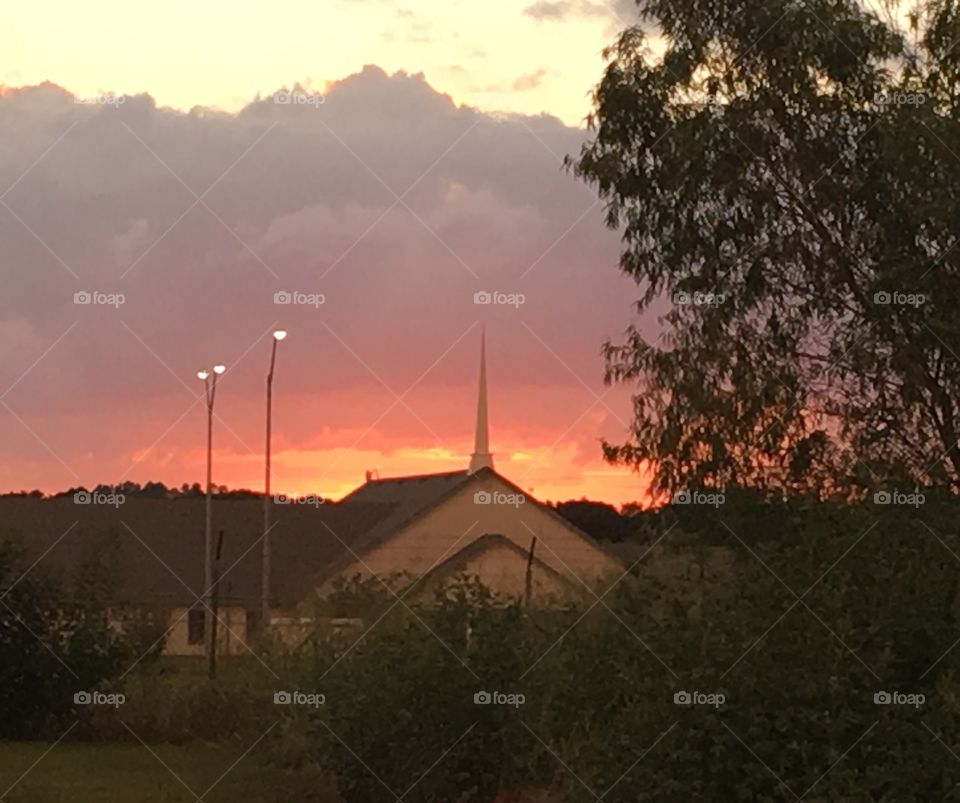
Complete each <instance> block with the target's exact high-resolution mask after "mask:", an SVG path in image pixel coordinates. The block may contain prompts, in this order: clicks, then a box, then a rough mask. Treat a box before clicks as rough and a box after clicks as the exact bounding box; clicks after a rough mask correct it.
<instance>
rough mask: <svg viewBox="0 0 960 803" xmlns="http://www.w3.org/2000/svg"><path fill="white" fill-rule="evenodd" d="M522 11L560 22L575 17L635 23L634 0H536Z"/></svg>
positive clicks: (536, 16) (622, 23)
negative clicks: (603, 18)
mask: <svg viewBox="0 0 960 803" xmlns="http://www.w3.org/2000/svg"><path fill="white" fill-rule="evenodd" d="M523 13H524V14H526V15H527V16H528V17H533V19H535V20H540V21H546V22H560V21H563V20H567V19H573V18H575V17H605V18H609V19H610V21H611V22H612V23H613V25H614V27H616V25H617V24H619V25H622V26H625V25H632V24H635V23H636V21H637V17H638V12H637V2H636V0H537V2H535V3H533V4H532V5H529V6H527V7H526V8H525V9H524V10H523Z"/></svg>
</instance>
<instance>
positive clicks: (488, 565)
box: [457, 543, 570, 600]
mask: <svg viewBox="0 0 960 803" xmlns="http://www.w3.org/2000/svg"><path fill="white" fill-rule="evenodd" d="M457 573H458V574H461V573H462V574H466V575H471V576H476V577H479V578H482V579H483V581H484V583H485V584H486V585H487V586H488V587H489V588H490V589H492V590H494V591H496V592H497V593H499V594H503V595H505V596H510V597H522V596H523V595H524V594H525V593H526V585H527V560H526V558H525V557H524V556H523V555H518V554H517V553H516V551H514V550H513V549H511V548H510V547H508V546H507V545H506V544H503V543H499V544H498V543H494V544H491V545H490V547H489V548H487V549H484V550H483V551H482V552H481V553H479V554H477V555H474V556H472V557H471V558H470V559H469V560H468V561H466V562H465V564H464V565H463V567H462V568H461V569H459V570H458V572H457ZM530 580H531V583H530V586H531V588H530V593H531V596H532V597H533V599H534V600H547V599H562V598H564V597H566V596H567V595H568V594H569V592H570V586H569V584H567V583H564V582H563V581H562V580H561V579H560V578H558V577H555V576H553V575H551V574H550V573H549V572H548V571H546V570H545V569H544V568H543V567H542V566H538V565H537V564H536V563H534V565H533V567H532V569H531V571H530Z"/></svg>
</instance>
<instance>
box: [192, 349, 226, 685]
mask: <svg viewBox="0 0 960 803" xmlns="http://www.w3.org/2000/svg"><path fill="white" fill-rule="evenodd" d="M226 370H227V369H226V366H224V365H220V364H217V365H214V366H213V372H212V374H213V375H212V378H211V372H210V371H207V370H206V369H204V370H202V371H197V378H198V379H201V380H202V381H203V389H204V394H205V397H206V402H207V498H206V523H205V526H204V534H203V635H204V640H205V642H206V653H207V672H208V675H209V677H210V679H211V680H212V679H213V678H214V676H215V675H216V648H217V645H216V644H215V643H214V634H213V606H212V601H213V597H212V594H213V582H214V581H213V403H214V401H215V400H216V397H217V377H219V376H220V375H221V374H222V373H223V372H224V371H226Z"/></svg>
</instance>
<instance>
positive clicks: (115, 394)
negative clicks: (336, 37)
mask: <svg viewBox="0 0 960 803" xmlns="http://www.w3.org/2000/svg"><path fill="white" fill-rule="evenodd" d="M280 99H286V100H288V101H289V102H287V103H278V102H276V101H275V98H274V97H272V96H271V97H267V98H260V99H257V100H255V101H253V102H251V103H250V104H249V105H247V106H246V107H245V108H244V109H243V110H242V111H240V112H238V113H236V114H227V113H224V112H221V111H218V110H213V109H204V108H195V109H193V110H191V111H190V112H187V113H184V112H180V111H176V110H172V109H167V108H158V107H157V105H156V104H155V102H154V101H153V99H152V98H151V97H150V96H148V95H141V96H136V97H125V98H111V97H109V96H107V97H102V98H95V99H84V100H88V101H96V102H89V103H79V102H77V100H78V99H76V98H74V97H73V96H72V95H71V94H70V93H69V92H67V91H66V90H63V89H61V88H59V87H57V86H54V85H50V84H47V85H43V86H36V87H28V88H22V89H18V90H10V89H7V90H5V91H4V92H3V93H2V94H0V195H2V198H3V204H2V205H0V242H2V243H3V248H2V250H0V282H2V293H0V343H2V344H3V345H2V347H0V394H3V393H4V392H5V391H7V390H8V388H9V392H8V393H7V395H6V396H4V401H5V403H8V404H9V405H10V407H11V409H12V410H14V411H15V413H16V414H17V415H18V416H20V418H22V421H17V419H16V418H15V417H14V416H13V415H12V414H7V411H6V410H4V409H0V444H3V445H2V446H0V457H8V458H11V459H13V456H14V455H15V456H16V457H17V459H18V460H27V459H28V458H29V459H34V458H36V459H37V460H40V459H41V458H42V459H43V460H44V461H46V462H48V463H49V462H54V463H55V462H56V460H55V459H54V457H52V456H51V453H48V452H47V451H46V448H47V446H49V448H50V450H52V453H55V454H56V455H58V456H62V457H63V458H64V460H65V462H67V463H68V464H69V465H70V466H71V467H73V466H78V467H82V466H83V465H84V461H85V460H88V459H90V460H93V459H95V458H97V457H98V456H100V455H102V454H104V453H107V454H114V453H116V454H117V455H123V456H124V458H128V457H129V454H130V452H131V450H132V449H134V446H136V448H142V449H146V448H148V447H149V446H150V445H151V444H152V443H153V442H154V441H156V440H157V439H160V438H162V437H163V436H164V432H165V430H167V428H168V427H170V426H171V425H173V424H174V422H175V420H176V418H177V416H178V415H180V414H181V413H183V412H184V410H185V409H186V408H187V406H188V405H189V403H190V402H191V400H192V398H193V394H195V393H196V392H197V391H198V390H199V386H198V383H197V382H196V380H195V378H194V372H195V371H196V369H197V368H198V367H199V366H201V365H202V364H204V363H206V362H210V361H212V360H214V359H217V358H222V359H224V360H226V361H228V362H230V363H231V364H232V365H234V366H235V369H234V370H233V371H232V372H231V373H230V374H229V375H228V376H229V381H230V385H231V388H232V389H231V390H230V391H229V393H227V395H226V396H225V397H224V402H223V404H224V405H225V406H226V411H225V412H224V415H229V416H232V418H231V421H232V426H233V428H234V430H235V431H236V432H237V433H240V434H241V435H244V434H245V437H249V440H250V442H258V441H257V438H258V437H259V436H258V435H257V434H256V433H257V432H258V428H259V418H260V415H261V410H260V405H261V396H262V384H263V376H262V374H263V367H264V366H263V357H264V354H263V351H264V348H265V346H266V341H264V340H263V339H262V337H263V336H264V334H265V333H267V332H268V331H269V330H270V328H271V326H272V325H273V324H274V323H275V322H277V321H281V322H282V323H283V324H284V325H285V326H287V327H288V328H289V329H290V330H291V332H292V334H291V337H290V338H289V340H288V341H287V342H286V343H285V344H284V354H283V359H284V362H285V365H286V366H287V367H286V373H285V374H284V375H283V378H282V382H283V388H284V393H285V394H290V395H289V396H288V398H292V399H297V400H298V401H297V404H298V405H299V406H298V412H299V415H298V417H297V421H298V422H299V425H298V426H299V429H298V431H297V433H296V434H297V435H298V436H300V437H302V438H303V439H304V441H308V440H309V439H310V438H316V437H318V434H319V433H321V432H323V431H328V430H329V429H330V428H337V427H344V428H350V427H355V428H358V429H359V428H362V427H363V426H365V425H367V424H369V421H370V416H372V415H373V414H372V413H371V412H370V411H369V410H367V409H363V410H360V409H359V408H358V407H356V406H355V405H351V404H343V405H338V406H336V409H333V403H332V402H330V400H331V399H336V398H338V394H340V395H341V397H342V398H353V396H355V395H356V394H362V393H364V392H369V393H370V394H372V397H375V399H376V400H377V401H381V402H382V401H384V399H385V400H386V401H388V402H389V401H391V400H392V396H391V395H390V394H389V393H388V392H387V391H385V390H384V388H383V385H382V384H381V383H385V384H387V385H389V386H390V387H391V388H393V389H394V390H395V391H396V392H397V393H401V392H402V391H404V390H405V389H406V388H407V387H408V386H409V385H411V384H412V383H414V382H416V381H417V380H418V378H420V377H421V375H423V374H424V372H425V371H427V370H428V369H431V365H433V364H434V363H436V365H435V366H434V367H433V368H432V369H431V370H430V371H429V373H428V374H427V375H426V376H425V377H424V378H423V379H422V380H421V381H420V384H419V385H418V392H423V393H426V394H427V395H428V397H429V396H430V393H434V394H436V393H440V392H441V391H443V392H446V390H447V389H449V388H451V387H457V388H463V389H465V390H466V389H468V388H470V387H472V384H473V381H474V377H473V366H474V362H475V351H476V345H477V336H478V329H475V330H474V331H473V332H472V334H470V335H469V336H467V337H466V338H464V339H460V338H461V337H462V336H463V335H464V333H465V332H466V331H467V330H468V328H469V327H470V326H471V325H472V324H474V323H477V322H483V323H485V324H486V326H487V332H488V339H489V340H490V342H491V352H492V353H495V354H496V361H497V363H496V369H495V372H496V375H497V379H498V381H499V382H501V383H503V384H504V385H508V386H511V387H514V388H518V387H523V388H528V389H529V388H536V389H539V390H538V391H537V398H541V399H549V398H550V397H551V395H552V393H551V391H550V388H551V387H555V388H556V387H560V386H563V387H566V388H569V387H571V386H572V387H574V388H579V389H582V386H580V385H579V383H578V380H577V379H575V378H574V377H573V375H574V374H576V375H577V376H579V377H582V378H583V379H584V380H586V381H588V382H589V383H590V384H591V385H592V386H595V387H597V388H600V381H599V380H600V378H601V376H602V364H601V361H600V358H599V347H600V344H601V342H602V341H603V339H604V338H606V337H608V336H613V337H616V336H617V334H618V333H619V332H620V331H621V330H622V328H623V327H624V325H625V324H626V323H627V321H628V320H629V319H630V317H631V310H630V302H631V298H632V296H633V289H632V286H631V284H630V283H629V282H628V281H626V280H625V279H623V278H622V277H621V276H620V275H619V274H618V271H617V268H616V263H617V255H618V250H619V247H618V242H617V237H616V234H614V233H611V232H609V231H607V230H606V229H605V228H604V227H603V225H602V211H601V208H600V207H599V206H593V204H594V200H595V199H594V197H593V195H592V193H591V191H589V190H588V189H587V188H586V187H584V186H583V185H581V184H579V183H578V182H576V181H575V180H573V178H572V177H571V176H570V175H568V174H567V173H565V172H564V171H563V170H562V169H561V167H560V157H562V156H563V155H565V154H568V153H576V152H577V151H578V149H579V148H580V146H581V144H582V142H583V141H584V136H585V134H584V132H583V131H582V130H579V129H576V128H572V127H569V126H566V125H564V124H563V123H561V122H560V121H559V120H557V119H555V118H552V117H549V116H533V117H520V116H504V115H497V116H491V115H487V114H484V113H483V112H481V111H478V110H476V109H472V108H469V107H460V106H457V105H456V104H455V103H454V102H453V101H452V100H451V99H450V98H449V97H448V96H446V95H444V94H441V93H438V92H437V91H435V90H434V89H433V88H432V87H431V86H430V85H429V84H428V83H427V81H426V79H425V78H424V76H423V75H410V74H406V73H397V74H395V75H392V76H391V75H387V74H386V73H384V72H383V71H382V70H380V69H379V68H377V67H366V68H364V69H363V70H362V71H361V72H359V73H357V74H355V75H351V76H349V77H347V78H345V79H343V80H342V81H339V82H337V83H335V84H333V85H332V86H331V87H329V88H328V91H327V92H326V95H325V96H324V97H323V98H322V99H321V98H319V97H317V96H312V95H309V94H307V93H303V92H300V91H299V90H297V91H295V92H294V93H293V94H289V93H288V94H287V95H282V96H280ZM398 198H399V199H400V200H398ZM94 291H96V292H99V293H101V294H103V295H102V299H103V300H104V302H105V303H101V304H77V303H74V302H75V294H77V293H84V292H88V293H90V292H94ZM293 291H299V292H301V293H303V294H305V296H309V294H317V295H319V294H322V295H323V296H324V297H325V299H324V303H323V304H322V305H320V306H311V305H309V304H294V305H282V304H280V305H278V304H276V303H274V302H275V294H277V293H283V292H293ZM478 291H500V292H503V293H508V294H509V293H514V294H517V293H519V294H523V295H524V297H525V303H524V304H523V306H521V307H519V308H514V307H510V306H508V305H489V306H487V305H479V306H478V305H476V304H475V303H474V294H475V293H476V292H478ZM120 295H122V297H123V302H124V303H123V304H122V305H120V306H112V305H111V304H110V302H109V299H110V298H111V297H113V298H114V299H115V300H116V298H117V297H118V296H120ZM251 350H252V351H251ZM446 352H449V354H448V356H446V357H444V354H445V353H446ZM438 360H439V362H438ZM491 373H493V369H492V370H491ZM578 392H579V391H578ZM225 393H226V391H225ZM318 399H324V400H326V401H325V403H324V404H323V405H320V404H319V403H318V402H317V400H318ZM586 399H587V400H589V399H590V397H589V395H587V396H586ZM218 403H219V402H218ZM424 404H425V405H426V406H429V402H424ZM314 405H316V407H314ZM584 406H585V405H584ZM373 407H374V408H376V405H373ZM313 410H315V414H312V413H311V411H313ZM570 412H572V415H565V414H564V413H562V412H561V413H558V414H557V417H558V418H559V419H563V418H569V419H570V420H571V421H572V420H573V419H574V418H576V415H577V414H579V413H580V412H581V410H580V409H577V410H572V411H570ZM195 417H196V416H193V417H191V418H190V419H189V420H191V421H192V420H193V418H195ZM437 426H438V427H439V426H441V424H437ZM325 428H326V430H325ZM30 430H33V433H34V434H31V432H30ZM251 433H252V434H251ZM171 437H173V436H171ZM191 437H192V436H191ZM38 439H42V441H43V442H44V444H46V445H45V446H43V447H42V448H41V446H40V441H39V440H38ZM165 443H166V441H165ZM132 444H133V445H132ZM124 458H122V457H117V460H116V462H117V464H118V465H119V464H120V463H125V462H129V460H126V461H125V460H124ZM58 459H59V457H58V458H57V460H58ZM122 468H123V467H120V468H118V471H122ZM0 479H2V478H0ZM63 481H64V484H68V483H69V482H70V481H72V478H71V477H69V476H68V475H66V474H65V475H64V480H63ZM9 482H12V481H9V480H8V481H6V482H5V484H9Z"/></svg>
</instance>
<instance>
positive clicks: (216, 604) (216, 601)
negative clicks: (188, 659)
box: [207, 530, 229, 680]
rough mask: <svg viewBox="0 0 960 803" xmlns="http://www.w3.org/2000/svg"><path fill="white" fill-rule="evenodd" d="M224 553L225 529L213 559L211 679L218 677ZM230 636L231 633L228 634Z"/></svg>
mask: <svg viewBox="0 0 960 803" xmlns="http://www.w3.org/2000/svg"><path fill="white" fill-rule="evenodd" d="M221 555H223V530H220V531H219V532H218V533H217V553H216V557H215V559H214V561H213V587H212V589H211V591H212V594H211V606H210V607H211V609H212V613H211V616H210V645H211V646H210V656H209V663H208V665H207V675H208V677H209V678H210V680H214V679H215V678H216V677H217V623H218V621H219V616H218V613H219V609H220V557H221ZM228 637H229V634H228Z"/></svg>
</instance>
